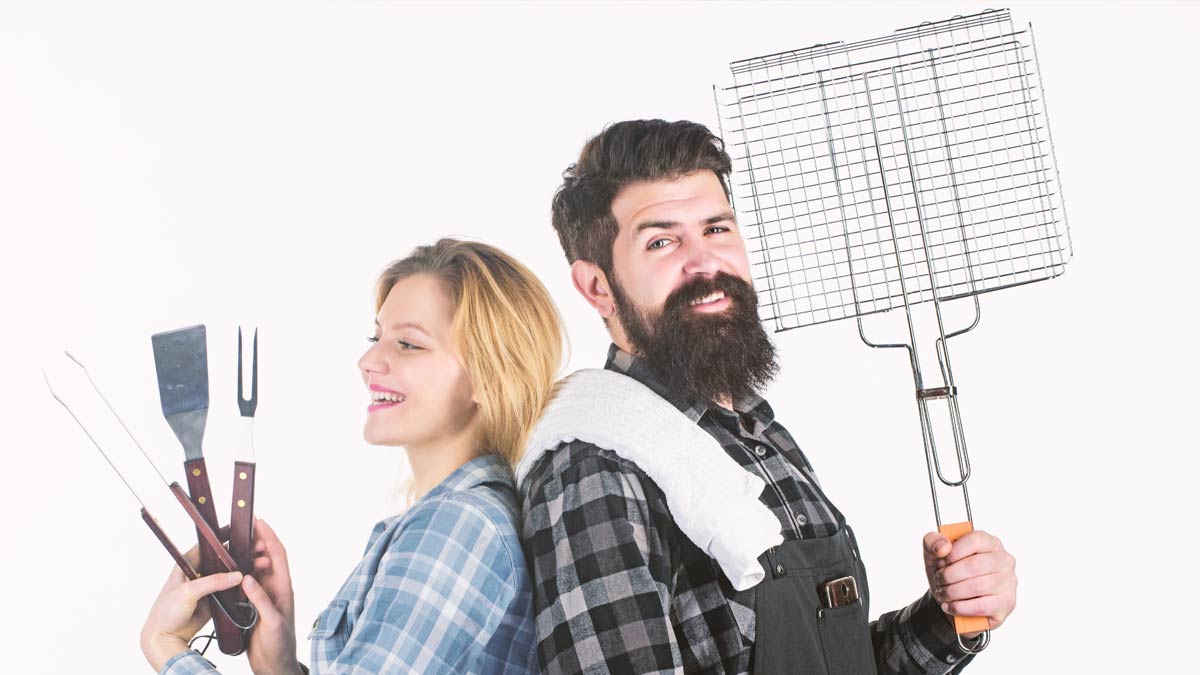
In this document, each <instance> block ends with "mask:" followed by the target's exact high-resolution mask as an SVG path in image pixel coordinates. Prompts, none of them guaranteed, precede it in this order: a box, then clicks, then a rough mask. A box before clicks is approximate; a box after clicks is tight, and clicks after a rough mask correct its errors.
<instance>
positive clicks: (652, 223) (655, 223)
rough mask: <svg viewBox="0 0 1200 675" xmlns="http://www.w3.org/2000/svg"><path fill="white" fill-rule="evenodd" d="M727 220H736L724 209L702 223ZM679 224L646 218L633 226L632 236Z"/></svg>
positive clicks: (712, 223)
mask: <svg viewBox="0 0 1200 675" xmlns="http://www.w3.org/2000/svg"><path fill="white" fill-rule="evenodd" d="M728 221H733V222H737V220H736V219H735V218H734V216H733V211H724V212H722V213H718V214H717V215H715V216H709V217H708V218H705V219H704V224H705V225H715V224H717V223H724V222H728ZM680 224H681V223H679V222H678V221H675V220H648V221H646V222H644V223H639V224H638V225H637V227H635V228H634V230H633V234H634V236H637V235H639V234H641V233H642V232H645V231H646V230H649V229H651V228H656V229H660V230H669V229H671V228H673V227H679V226H680Z"/></svg>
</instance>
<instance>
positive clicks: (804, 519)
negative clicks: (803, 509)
mask: <svg viewBox="0 0 1200 675" xmlns="http://www.w3.org/2000/svg"><path fill="white" fill-rule="evenodd" d="M796 524H797V525H807V524H808V516H806V515H804V514H803V513H797V514H796Z"/></svg>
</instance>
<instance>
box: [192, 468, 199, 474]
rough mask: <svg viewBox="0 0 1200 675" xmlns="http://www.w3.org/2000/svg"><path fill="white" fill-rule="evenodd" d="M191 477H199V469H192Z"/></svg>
mask: <svg viewBox="0 0 1200 675" xmlns="http://www.w3.org/2000/svg"><path fill="white" fill-rule="evenodd" d="M192 475H193V476H199V475H200V469H192Z"/></svg>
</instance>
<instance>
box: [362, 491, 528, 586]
mask: <svg viewBox="0 0 1200 675" xmlns="http://www.w3.org/2000/svg"><path fill="white" fill-rule="evenodd" d="M502 489H503V488H500V489H499V490H498V489H494V488H491V487H489V486H488V485H486V484H481V485H478V486H474V487H470V488H467V489H462V490H452V491H446V492H443V493H440V494H437V495H429V496H427V497H426V498H424V499H421V500H420V501H418V502H417V503H416V504H413V506H412V507H411V508H409V509H408V511H406V512H405V513H403V514H402V515H400V516H399V517H397V518H395V519H394V520H393V521H391V522H390V523H388V525H387V527H386V529H385V532H384V534H383V538H384V539H385V542H386V543H385V546H384V549H385V550H384V551H383V555H384V556H385V557H392V556H402V557H404V558H409V557H411V556H413V555H416V556H419V557H421V558H425V559H428V560H438V561H441V562H443V563H444V564H450V565H454V566H459V567H460V568H464V569H465V567H466V566H470V565H475V566H479V565H483V566H487V567H489V568H491V569H492V570H493V572H494V573H495V574H497V575H499V576H501V577H508V576H512V575H514V574H515V573H516V572H518V571H520V570H524V569H525V556H524V552H523V551H522V549H521V542H520V538H519V535H518V530H517V527H518V515H517V514H518V513H519V512H518V511H516V506H515V498H512V497H509V496H507V495H504V494H503V493H502V492H501V491H500V490H502ZM509 502H512V503H509Z"/></svg>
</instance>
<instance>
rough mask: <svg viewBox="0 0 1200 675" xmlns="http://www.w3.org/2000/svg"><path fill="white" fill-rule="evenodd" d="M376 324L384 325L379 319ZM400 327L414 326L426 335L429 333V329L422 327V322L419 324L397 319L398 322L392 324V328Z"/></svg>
mask: <svg viewBox="0 0 1200 675" xmlns="http://www.w3.org/2000/svg"><path fill="white" fill-rule="evenodd" d="M375 325H376V326H379V327H380V328H382V327H383V326H381V325H380V323H379V319H375ZM399 328H412V329H413V330H417V331H420V332H422V333H424V334H426V335H429V331H427V330H425V329H424V328H422V327H421V324H419V323H413V322H411V321H397V322H396V323H394V324H392V330H397V329H399Z"/></svg>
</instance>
